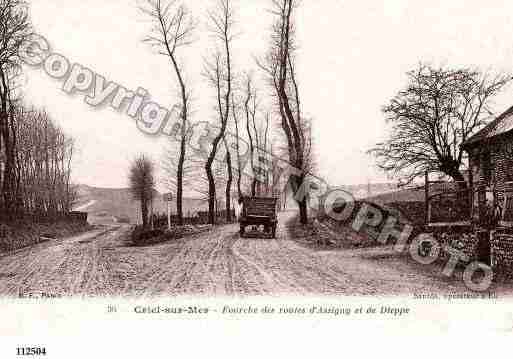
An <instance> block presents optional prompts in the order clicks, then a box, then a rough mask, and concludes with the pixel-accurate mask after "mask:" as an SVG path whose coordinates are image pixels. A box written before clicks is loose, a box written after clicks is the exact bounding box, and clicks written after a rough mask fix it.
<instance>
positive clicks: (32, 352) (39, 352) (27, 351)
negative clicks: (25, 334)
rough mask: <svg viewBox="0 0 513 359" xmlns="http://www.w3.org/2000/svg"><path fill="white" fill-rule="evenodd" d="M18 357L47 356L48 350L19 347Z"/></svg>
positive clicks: (17, 349) (17, 350)
mask: <svg viewBox="0 0 513 359" xmlns="http://www.w3.org/2000/svg"><path fill="white" fill-rule="evenodd" d="M16 355H18V356H45V355H46V348H42V347H18V348H16Z"/></svg>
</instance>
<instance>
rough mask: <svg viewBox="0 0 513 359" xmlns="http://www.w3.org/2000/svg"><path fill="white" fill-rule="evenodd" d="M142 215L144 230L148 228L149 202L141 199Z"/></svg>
mask: <svg viewBox="0 0 513 359" xmlns="http://www.w3.org/2000/svg"><path fill="white" fill-rule="evenodd" d="M141 215H142V222H143V228H148V201H146V200H145V199H141Z"/></svg>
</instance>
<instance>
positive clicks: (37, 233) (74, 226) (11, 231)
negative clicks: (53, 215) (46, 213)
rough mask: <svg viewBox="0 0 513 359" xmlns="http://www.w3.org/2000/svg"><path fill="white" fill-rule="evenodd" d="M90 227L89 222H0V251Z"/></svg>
mask: <svg viewBox="0 0 513 359" xmlns="http://www.w3.org/2000/svg"><path fill="white" fill-rule="evenodd" d="M92 228H93V227H92V226H91V225H89V224H83V223H79V222H65V221H62V222H56V223H31V222H18V223H9V224H5V223H0V253H1V252H8V251H13V250H17V249H20V248H24V247H29V246H32V245H34V244H37V243H41V242H44V241H47V240H49V239H55V238H62V237H68V236H73V235H76V234H79V233H82V232H86V231H88V230H91V229H92Z"/></svg>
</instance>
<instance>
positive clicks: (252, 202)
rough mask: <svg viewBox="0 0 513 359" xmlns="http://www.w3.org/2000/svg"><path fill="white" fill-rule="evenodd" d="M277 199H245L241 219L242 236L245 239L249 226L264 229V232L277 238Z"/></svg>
mask: <svg viewBox="0 0 513 359" xmlns="http://www.w3.org/2000/svg"><path fill="white" fill-rule="evenodd" d="M277 201H278V199H277V198H265V197H244V198H243V199H242V214H241V216H240V218H239V224H240V236H241V237H244V234H245V232H246V227H247V226H255V227H257V228H258V227H260V226H263V227H264V232H265V233H267V234H270V235H271V236H272V238H276V227H277V225H278V219H277V216H276V203H277Z"/></svg>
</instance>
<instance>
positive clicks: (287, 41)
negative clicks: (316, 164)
mask: <svg viewBox="0 0 513 359" xmlns="http://www.w3.org/2000/svg"><path fill="white" fill-rule="evenodd" d="M298 3H299V1H298V0H272V9H271V13H272V14H273V15H274V17H275V21H274V24H273V27H272V34H271V43H270V50H269V53H268V55H267V56H266V58H265V61H259V62H258V65H259V66H260V68H261V69H262V70H264V71H265V73H266V74H267V77H268V79H269V84H270V86H271V87H272V89H273V90H274V95H275V96H274V97H275V101H276V107H277V109H278V115H279V118H280V119H281V128H282V131H283V134H284V137H285V140H286V146H287V152H288V157H289V161H290V163H291V164H292V165H293V166H294V167H295V168H296V169H297V171H298V173H297V174H294V175H292V176H291V178H290V183H291V185H292V188H293V190H294V192H295V193H296V194H297V196H296V197H295V199H296V202H297V204H298V207H299V217H300V222H301V223H302V224H306V223H307V222H308V206H307V198H306V196H305V195H301V194H300V193H303V191H300V189H302V185H303V182H304V180H305V177H306V174H307V168H308V162H307V158H305V136H304V133H303V129H304V126H303V124H302V123H303V115H302V111H301V101H300V93H299V86H298V82H297V78H296V67H295V58H294V55H295V52H296V41H295V26H294V15H295V11H296V9H297V7H298Z"/></svg>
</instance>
